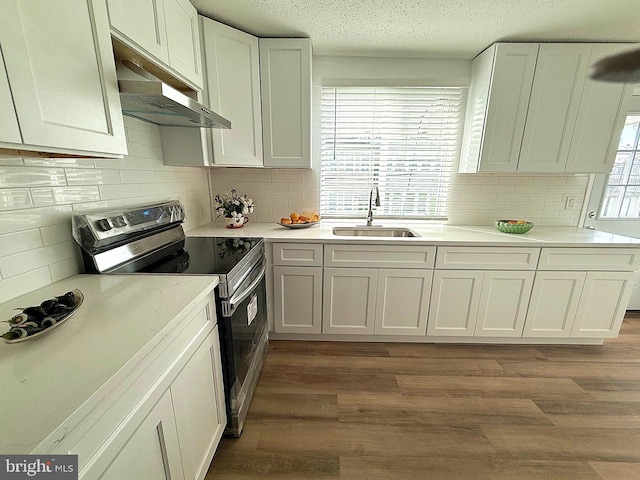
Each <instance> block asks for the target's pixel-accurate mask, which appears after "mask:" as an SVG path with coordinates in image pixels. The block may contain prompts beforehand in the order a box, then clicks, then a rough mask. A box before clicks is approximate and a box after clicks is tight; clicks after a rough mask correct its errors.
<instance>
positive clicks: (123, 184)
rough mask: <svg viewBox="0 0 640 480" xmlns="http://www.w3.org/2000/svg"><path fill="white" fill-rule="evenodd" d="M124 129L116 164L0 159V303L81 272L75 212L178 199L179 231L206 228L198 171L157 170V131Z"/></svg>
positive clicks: (207, 209)
mask: <svg viewBox="0 0 640 480" xmlns="http://www.w3.org/2000/svg"><path fill="white" fill-rule="evenodd" d="M125 126H126V133H127V145H128V148H129V153H130V155H129V156H127V157H125V158H124V159H115V160H114V159H55V160H50V159H40V158H37V159H36V158H11V157H4V158H3V157H0V302H3V301H6V300H8V299H10V298H13V297H16V296H18V295H21V294H23V293H26V292H28V291H31V290H35V289H37V288H39V287H41V286H44V285H47V284H50V283H52V282H55V281H57V280H60V279H62V278H65V277H68V276H70V275H73V274H75V273H77V272H79V271H81V268H82V267H81V261H80V251H79V247H78V246H77V244H76V243H75V241H74V240H73V238H72V236H71V216H72V215H73V214H75V213H82V212H87V211H92V210H104V209H111V208H120V207H123V206H128V205H139V204H145V203H149V202H157V201H164V200H170V199H180V200H182V201H183V202H184V204H185V207H186V212H187V220H186V222H185V228H186V229H189V228H194V227H197V226H200V225H203V224H205V223H208V222H210V221H211V206H210V205H211V201H210V197H209V185H208V180H207V175H206V173H205V172H204V169H203V168H184V167H165V166H164V164H163V162H162V147H161V144H160V132H159V130H158V127H157V126H155V125H152V124H149V123H144V122H142V121H139V120H135V119H131V118H129V117H125ZM60 293H64V292H60Z"/></svg>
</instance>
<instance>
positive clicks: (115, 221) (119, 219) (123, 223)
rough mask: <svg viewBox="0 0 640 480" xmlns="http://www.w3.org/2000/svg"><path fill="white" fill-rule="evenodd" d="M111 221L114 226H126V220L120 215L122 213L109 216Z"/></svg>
mask: <svg viewBox="0 0 640 480" xmlns="http://www.w3.org/2000/svg"><path fill="white" fill-rule="evenodd" d="M110 220H111V223H113V226H114V227H118V228H120V227H126V226H127V220H126V219H125V218H124V217H123V216H122V215H118V216H117V217H111V218H110Z"/></svg>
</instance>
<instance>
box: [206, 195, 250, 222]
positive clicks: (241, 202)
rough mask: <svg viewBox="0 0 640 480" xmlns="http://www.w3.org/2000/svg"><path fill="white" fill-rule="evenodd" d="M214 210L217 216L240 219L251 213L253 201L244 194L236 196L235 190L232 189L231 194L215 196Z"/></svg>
mask: <svg viewBox="0 0 640 480" xmlns="http://www.w3.org/2000/svg"><path fill="white" fill-rule="evenodd" d="M214 208H215V209H216V212H218V215H224V216H225V217H230V218H235V217H240V216H242V215H247V214H249V213H253V199H251V198H250V197H249V196H247V195H246V194H244V195H238V192H237V190H236V189H235V188H232V189H231V192H225V193H223V194H222V195H220V194H216V196H215V197H214Z"/></svg>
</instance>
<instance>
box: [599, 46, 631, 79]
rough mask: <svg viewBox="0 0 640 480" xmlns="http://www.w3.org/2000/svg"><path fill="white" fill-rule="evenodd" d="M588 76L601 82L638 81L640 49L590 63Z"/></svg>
mask: <svg viewBox="0 0 640 480" xmlns="http://www.w3.org/2000/svg"><path fill="white" fill-rule="evenodd" d="M589 76H590V77H591V78H592V79H594V80H601V81H603V82H619V83H640V49H637V50H630V51H627V52H622V53H618V54H615V55H610V56H608V57H604V58H602V59H600V60H598V61H597V62H596V63H594V64H593V65H592V67H591V73H590V74H589Z"/></svg>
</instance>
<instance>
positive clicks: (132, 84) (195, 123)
mask: <svg viewBox="0 0 640 480" xmlns="http://www.w3.org/2000/svg"><path fill="white" fill-rule="evenodd" d="M122 66H123V67H126V69H128V72H127V70H124V69H123V68H122V67H121V66H120V65H118V88H119V90H120V103H121V105H122V113H123V114H124V115H127V116H130V117H135V118H138V119H140V120H144V121H145V122H151V123H155V124H156V125H164V126H171V127H195V128H203V127H204V128H226V129H228V128H231V122H230V121H229V120H227V119H226V118H224V117H222V116H220V115H218V114H217V113H215V112H212V111H211V110H210V109H208V108H207V107H205V106H204V105H202V104H201V103H199V102H197V101H196V100H193V99H192V98H189V97H188V96H186V95H185V94H183V93H182V92H180V91H178V90H176V89H175V88H173V87H171V86H170V85H167V84H166V83H164V82H162V81H160V80H159V79H157V78H156V77H154V76H153V75H151V74H150V73H148V72H146V71H145V70H143V69H142V68H141V67H139V66H137V65H135V64H133V63H131V62H123V63H122ZM132 72H133V73H135V75H133V76H132V75H131V73H132ZM132 77H133V78H132Z"/></svg>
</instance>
